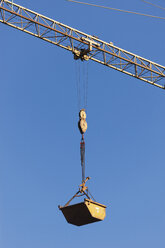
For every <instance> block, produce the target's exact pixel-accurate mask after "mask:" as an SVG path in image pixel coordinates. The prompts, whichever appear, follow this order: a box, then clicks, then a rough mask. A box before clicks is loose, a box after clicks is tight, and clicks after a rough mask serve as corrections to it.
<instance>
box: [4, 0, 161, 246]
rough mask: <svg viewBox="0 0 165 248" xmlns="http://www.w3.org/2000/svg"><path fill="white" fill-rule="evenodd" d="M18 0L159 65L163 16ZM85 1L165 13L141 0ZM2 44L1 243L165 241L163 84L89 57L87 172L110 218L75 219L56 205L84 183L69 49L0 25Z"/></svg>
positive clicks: (156, 243) (148, 243) (140, 243)
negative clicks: (80, 223)
mask: <svg viewBox="0 0 165 248" xmlns="http://www.w3.org/2000/svg"><path fill="white" fill-rule="evenodd" d="M15 2H16V3H18V4H20V5H23V6H25V7H27V8H30V9H32V10H34V11H36V12H39V13H41V14H43V15H46V16H48V17H51V18H53V19H55V20H57V21H60V22H62V23H64V24H67V25H69V26H71V27H74V28H76V29H79V30H81V31H84V32H86V33H89V34H92V35H97V36H99V37H100V39H102V40H105V41H112V42H114V44H115V45H116V46H118V47H121V48H123V49H126V50H128V51H130V52H133V53H135V54H138V55H140V56H142V57H144V58H147V59H150V60H152V61H154V62H157V63H159V64H161V65H165V32H164V27H165V21H163V20H157V19H152V18H147V17H142V16H136V15H131V14H130V15H129V14H124V13H118V12H114V11H110V10H105V9H99V8H94V7H89V6H81V5H78V4H73V3H68V2H66V1H64V0H60V1H57V0H48V1H41V0H35V1H34V0H33V1H32V0H28V1H25V0H23V1H21V0H17V1H15ZM88 2H92V3H96V4H102V5H106V6H111V7H115V8H121V9H127V10H133V11H136V12H142V13H148V14H152V15H159V16H164V17H165V11H163V10H161V9H157V8H154V7H152V6H149V5H147V4H145V3H143V2H142V1H140V0H134V1H132V0H125V1H122V0H106V1H105V0H104V1H101V0H100V1H99V0H95V1H94V0H93V1H90V0H89V1H88ZM152 2H153V3H155V4H159V5H161V6H163V7H165V1H164V0H157V1H156V0H152ZM0 45H1V59H0V68H1V80H0V247H2V248H56V247H68V248H77V247H79V248H83V247H84V246H86V247H95V248H100V247H112V248H147V247H150V248H155V247H158V248H164V247H165V211H164V210H165V197H164V196H165V125H164V123H165V108H164V106H165V91H163V90H161V89H158V88H156V87H153V86H151V85H148V84H146V83H144V82H142V81H140V80H137V79H135V78H132V77H129V76H127V75H124V74H122V73H120V72H117V71H114V70H111V69H109V68H106V67H104V66H102V65H99V64H97V63H94V62H89V89H88V109H87V122H88V130H87V133H86V135H85V139H86V166H87V170H86V175H87V176H91V178H92V179H91V181H89V183H88V186H89V188H90V191H91V192H92V193H93V195H94V196H95V198H96V200H97V201H98V202H100V203H102V204H105V205H107V217H106V219H105V221H103V222H99V223H95V224H90V225H87V226H83V227H76V226H73V225H69V224H68V223H67V222H66V221H65V219H64V217H63V216H62V213H61V212H60V211H59V210H58V205H59V204H61V205H63V204H65V203H66V201H67V200H68V199H69V198H70V197H71V196H72V194H74V193H75V192H76V191H77V188H78V185H79V184H80V181H81V167H80V155H79V143H80V134H79V131H78V129H77V121H78V111H77V96H76V87H75V80H76V79H75V78H76V76H75V62H74V60H73V56H72V54H71V53H69V52H67V51H65V50H63V49H61V48H59V47H56V46H53V45H50V44H48V43H46V42H44V41H42V40H39V39H37V38H35V37H32V36H29V35H27V34H25V33H23V32H20V31H18V30H14V29H12V28H10V27H8V26H5V25H3V24H0Z"/></svg>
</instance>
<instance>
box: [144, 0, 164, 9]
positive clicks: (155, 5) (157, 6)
mask: <svg viewBox="0 0 165 248" xmlns="http://www.w3.org/2000/svg"><path fill="white" fill-rule="evenodd" d="M141 1H142V2H144V3H147V4H149V5H152V6H154V7H156V8H159V9H163V10H165V8H163V7H161V6H159V5H157V4H154V3H151V2H148V1H145V0H141Z"/></svg>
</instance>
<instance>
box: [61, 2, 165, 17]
mask: <svg viewBox="0 0 165 248" xmlns="http://www.w3.org/2000/svg"><path fill="white" fill-rule="evenodd" d="M66 1H68V2H73V3H78V4H84V5H89V6H94V7H98V8H103V9H110V10H115V11H119V12H124V13H128V14H135V15H140V16H146V17H151V18H156V19H162V20H165V17H161V16H154V15H148V14H143V13H140V12H134V11H129V10H123V9H116V8H111V7H106V6H102V5H97V4H92V3H85V2H79V1H73V0H66Z"/></svg>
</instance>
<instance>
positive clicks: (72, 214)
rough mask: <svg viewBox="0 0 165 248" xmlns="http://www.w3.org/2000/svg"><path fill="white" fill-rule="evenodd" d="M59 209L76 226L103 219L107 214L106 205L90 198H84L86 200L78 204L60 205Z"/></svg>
mask: <svg viewBox="0 0 165 248" xmlns="http://www.w3.org/2000/svg"><path fill="white" fill-rule="evenodd" d="M59 209H60V210H61V211H62V213H63V215H64V216H65V219H66V220H67V222H68V223H70V224H73V225H76V226H82V225H87V224H90V223H94V222H97V221H102V220H104V218H105V216H106V206H105V205H102V204H100V203H97V202H94V201H92V200H89V199H84V202H81V203H78V204H74V205H69V206H66V207H65V206H64V207H59Z"/></svg>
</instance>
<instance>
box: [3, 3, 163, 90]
mask: <svg viewBox="0 0 165 248" xmlns="http://www.w3.org/2000/svg"><path fill="white" fill-rule="evenodd" d="M0 22H2V23H4V24H7V25H8V26H11V27H13V28H16V29H18V30H21V31H23V32H26V33H28V34H31V35H33V36H35V37H38V38H40V39H42V40H45V41H47V42H50V43H52V44H54V45H57V46H59V47H62V48H64V49H66V50H69V51H71V52H72V53H73V54H74V57H75V58H76V59H78V58H81V59H82V60H88V59H90V60H93V61H95V62H98V63H100V64H103V65H106V66H108V67H110V68H113V69H115V70H118V71H120V72H123V73H125V74H128V75H130V76H133V77H135V78H138V79H140V80H142V81H145V82H147V83H149V84H152V85H154V86H157V87H159V88H162V89H165V66H161V65H159V64H157V63H154V62H152V61H150V60H147V59H144V58H142V57H140V56H138V55H135V54H133V53H130V52H128V51H126V50H123V49H121V48H119V47H116V46H114V45H113V44H112V43H111V42H110V43H108V42H105V41H102V40H100V39H99V38H96V37H95V36H92V35H88V34H85V33H83V32H81V31H78V30H76V29H74V28H71V27H69V26H67V25H64V24H62V23H60V22H58V21H55V20H53V19H50V18H48V17H45V16H43V15H40V14H38V13H36V12H34V11H31V10H29V9H26V8H24V7H22V6H19V5H17V4H14V3H12V2H10V1H7V0H0Z"/></svg>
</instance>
